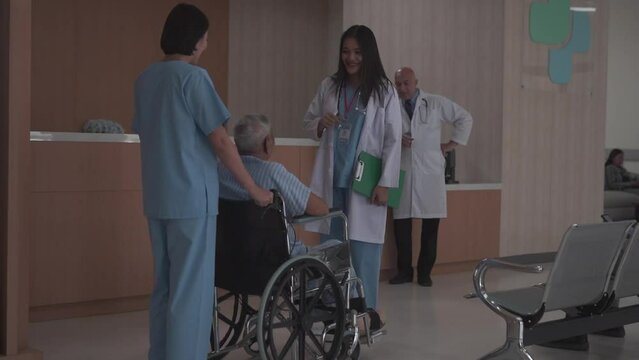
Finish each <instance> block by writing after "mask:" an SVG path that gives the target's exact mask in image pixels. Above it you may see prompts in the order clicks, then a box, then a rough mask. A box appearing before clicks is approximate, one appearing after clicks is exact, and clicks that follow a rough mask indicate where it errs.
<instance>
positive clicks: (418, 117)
mask: <svg viewBox="0 0 639 360" xmlns="http://www.w3.org/2000/svg"><path fill="white" fill-rule="evenodd" d="M401 113H402V133H404V134H406V133H410V134H411V137H412V138H413V142H412V144H411V147H402V165H401V168H402V170H404V171H406V175H405V178H404V190H403V191H402V196H401V199H400V203H399V207H398V208H397V209H394V210H393V217H394V218H395V219H406V218H417V219H432V218H445V217H446V184H445V180H444V168H445V166H446V161H445V159H444V155H443V154H442V151H441V132H442V125H443V124H444V123H449V124H452V125H453V127H454V132H453V135H452V138H451V140H453V141H455V142H456V143H458V144H460V145H466V143H467V142H468V137H469V136H470V130H471V128H472V126H473V118H472V117H471V115H470V114H469V113H468V111H466V110H465V109H464V108H462V107H461V106H459V105H457V104H455V103H454V102H453V101H451V100H449V99H447V98H445V97H443V96H439V95H433V94H428V93H424V92H423V91H421V90H420V91H419V95H418V97H417V102H416V103H415V110H414V111H413V118H412V119H409V118H408V113H406V110H405V109H404V107H403V106H402V109H401Z"/></svg>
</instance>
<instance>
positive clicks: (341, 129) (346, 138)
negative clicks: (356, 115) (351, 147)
mask: <svg viewBox="0 0 639 360" xmlns="http://www.w3.org/2000/svg"><path fill="white" fill-rule="evenodd" d="M342 87H343V86H340V91H339V92H340V94H338V98H337V101H339V98H341V92H342ZM355 101H357V102H359V88H357V89H356V90H355V92H353V95H352V96H351V100H350V103H349V101H348V93H347V92H346V91H344V114H343V115H342V114H338V115H339V120H340V122H339V126H338V127H337V140H338V141H339V143H340V144H344V145H345V144H348V143H349V142H350V140H351V133H352V130H353V123H352V122H351V121H348V115H349V114H350V112H351V109H352V108H353V104H354V103H355ZM355 110H357V108H356V109H355Z"/></svg>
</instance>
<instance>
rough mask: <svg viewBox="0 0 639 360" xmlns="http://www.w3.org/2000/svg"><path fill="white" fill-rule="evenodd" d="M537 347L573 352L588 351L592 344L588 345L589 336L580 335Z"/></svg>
mask: <svg viewBox="0 0 639 360" xmlns="http://www.w3.org/2000/svg"><path fill="white" fill-rule="evenodd" d="M537 345H539V346H543V347H548V348H553V349H564V350H573V351H588V349H589V348H590V344H589V343H588V335H578V336H573V337H569V338H565V339H560V340H555V341H549V342H547V343H543V344H537Z"/></svg>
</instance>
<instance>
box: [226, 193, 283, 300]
mask: <svg viewBox="0 0 639 360" xmlns="http://www.w3.org/2000/svg"><path fill="white" fill-rule="evenodd" d="M278 205H279V206H278ZM281 209H282V207H281V204H277V202H276V203H275V204H274V205H271V206H269V207H266V208H262V207H259V206H257V205H255V203H253V201H232V200H226V199H220V202H219V214H218V218H217V245H216V256H215V286H217V287H219V288H223V289H226V290H229V291H231V292H235V293H242V294H249V295H262V292H263V291H264V288H265V287H266V284H267V283H268V281H269V279H270V278H271V276H272V275H273V273H274V272H275V270H277V268H278V267H279V266H280V265H282V264H283V263H284V262H285V261H286V260H288V258H289V248H288V238H287V227H286V220H285V214H283V212H282V211H281Z"/></svg>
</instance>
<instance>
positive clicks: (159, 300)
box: [148, 216, 217, 360]
mask: <svg viewBox="0 0 639 360" xmlns="http://www.w3.org/2000/svg"><path fill="white" fill-rule="evenodd" d="M148 223H149V233H150V235H151V248H152V251H153V260H154V264H153V270H154V281H155V283H154V287H153V293H152V295H151V304H150V309H149V324H150V345H151V346H150V349H149V360H201V359H206V354H207V353H208V351H209V347H210V344H209V336H210V332H211V321H212V318H213V287H214V284H213V281H214V272H215V227H216V223H217V217H216V216H207V217H201V218H193V219H148Z"/></svg>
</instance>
